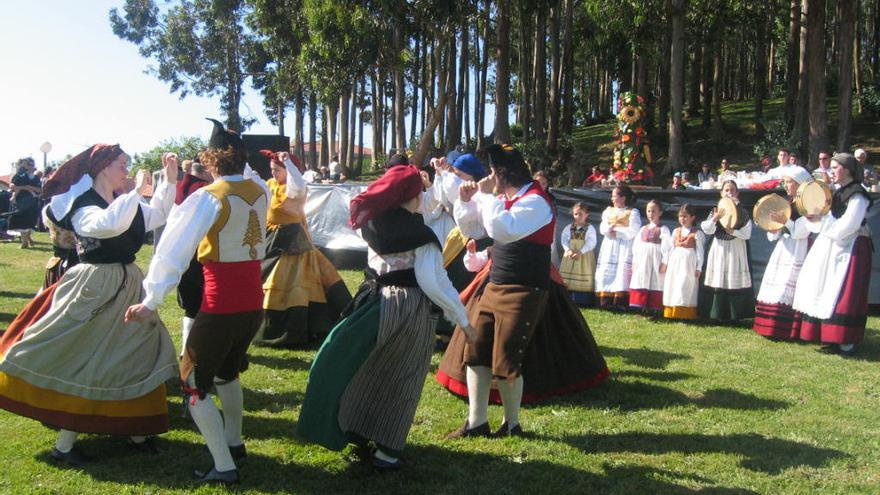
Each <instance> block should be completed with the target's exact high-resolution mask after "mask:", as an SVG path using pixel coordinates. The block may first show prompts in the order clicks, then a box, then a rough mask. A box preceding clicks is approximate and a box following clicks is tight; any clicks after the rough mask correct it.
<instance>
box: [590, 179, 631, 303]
mask: <svg viewBox="0 0 880 495" xmlns="http://www.w3.org/2000/svg"><path fill="white" fill-rule="evenodd" d="M635 202H636V195H635V193H633V192H632V189H630V188H629V187H628V186H625V185H619V186H617V187H615V188H614V189H613V190H612V191H611V206H609V207H608V208H605V211H603V212H602V223H600V224H599V233H601V234H602V235H603V236H604V238H603V239H602V247H601V248H600V249H599V258H598V260H597V262H596V294H597V296H598V298H599V307H602V308H609V309H611V308H613V309H628V308H629V284H630V279H631V278H632V245H633V239H635V237H636V235H637V234H638V232H639V228H640V227H641V226H642V218H641V216H639V210H638V209H636V208H633V206H635Z"/></svg>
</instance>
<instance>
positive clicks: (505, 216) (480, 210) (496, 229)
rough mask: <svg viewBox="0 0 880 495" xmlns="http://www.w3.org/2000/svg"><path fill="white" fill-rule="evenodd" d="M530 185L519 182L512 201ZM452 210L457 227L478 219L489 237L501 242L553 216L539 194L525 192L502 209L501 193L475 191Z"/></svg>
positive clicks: (513, 239) (531, 231) (524, 233)
mask: <svg viewBox="0 0 880 495" xmlns="http://www.w3.org/2000/svg"><path fill="white" fill-rule="evenodd" d="M531 185H532V183H531V182H529V183H527V184H526V185H524V186H522V187H521V188H520V189H519V190H518V191H517V192H516V194H514V196H513V198H511V201H512V200H514V199H516V198H519V197H520V196H522V195H523V194H525V192H526V191H528V189H529V187H531ZM454 211H455V220H456V223H458V224H459V227H461V226H462V224H463V223H467V222H474V221H475V220H476V219H479V222H480V223H482V226H483V228H484V229H485V230H486V233H487V234H488V235H489V237H491V238H492V239H493V240H494V241H496V242H499V243H502V244H508V243H511V242H516V241H518V240H520V239H522V238H524V237H528V236H529V235H531V234H534V233H535V232H537V231H538V229H540V228H541V227H543V226H545V225H547V224H548V223H550V222H551V221H552V220H553V210H551V209H550V205H549V204H547V201H546V200H544V198H543V197H541V196H540V195H538V194H531V195H529V196H525V197H523V198H522V199H520V200H519V201H517V202H516V203H513V205H511V207H510V209H508V210H505V209H504V196H503V195H502V196H498V197H497V198H496V197H495V196H493V195H492V194H485V193H481V192H477V193H476V194H474V197H473V198H472V200H471V201H468V202H463V201H461V199H459V200H458V201H456V203H455V210H454ZM462 232H464V229H462Z"/></svg>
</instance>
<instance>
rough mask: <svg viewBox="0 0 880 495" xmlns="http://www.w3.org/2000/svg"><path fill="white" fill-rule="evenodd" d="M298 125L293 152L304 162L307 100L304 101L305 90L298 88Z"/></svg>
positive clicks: (295, 129) (295, 131)
mask: <svg viewBox="0 0 880 495" xmlns="http://www.w3.org/2000/svg"><path fill="white" fill-rule="evenodd" d="M295 108H296V127H295V128H294V135H295V138H294V143H293V152H294V153H295V154H296V156H297V157H298V158H299V159H300V160H302V162H303V163H305V161H306V154H305V143H304V141H305V126H304V125H303V124H304V123H305V122H303V120H304V117H305V101H303V90H302V89H298V90H297V91H296V106H295Z"/></svg>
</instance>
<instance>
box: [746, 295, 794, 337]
mask: <svg viewBox="0 0 880 495" xmlns="http://www.w3.org/2000/svg"><path fill="white" fill-rule="evenodd" d="M752 330H754V331H755V332H756V333H758V334H759V335H763V336H764V337H769V338H771V339H785V340H790V339H796V338H798V335H800V330H801V314H800V313H798V312H797V311H795V310H794V309H792V307H791V305H788V304H783V303H775V304H771V303H766V302H761V301H758V302H757V303H756V304H755V322H754V324H753V325H752Z"/></svg>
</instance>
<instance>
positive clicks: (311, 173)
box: [285, 164, 318, 183]
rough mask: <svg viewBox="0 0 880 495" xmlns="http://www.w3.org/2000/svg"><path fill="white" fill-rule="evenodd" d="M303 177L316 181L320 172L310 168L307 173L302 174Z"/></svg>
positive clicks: (308, 180) (309, 180)
mask: <svg viewBox="0 0 880 495" xmlns="http://www.w3.org/2000/svg"><path fill="white" fill-rule="evenodd" d="M285 165H286V164H285ZM302 178H303V180H304V181H306V182H308V183H312V182H315V181H316V180H318V172H316V171H314V170H312V169H308V170H306V171H305V173H303V174H302Z"/></svg>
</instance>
